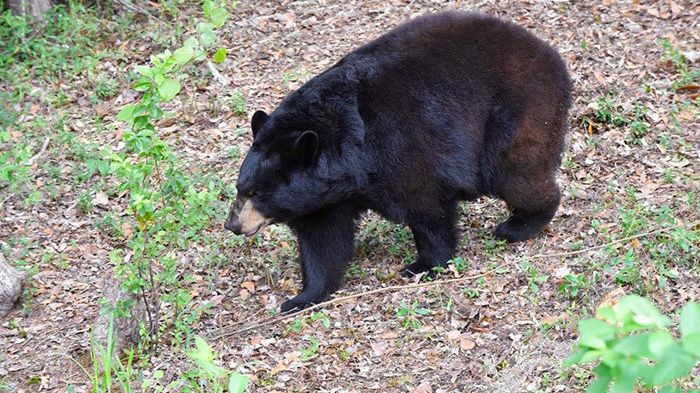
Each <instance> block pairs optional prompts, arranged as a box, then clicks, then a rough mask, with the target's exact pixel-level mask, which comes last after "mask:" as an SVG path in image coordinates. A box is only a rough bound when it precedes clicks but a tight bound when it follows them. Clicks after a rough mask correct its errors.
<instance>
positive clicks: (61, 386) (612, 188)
mask: <svg viewBox="0 0 700 393" xmlns="http://www.w3.org/2000/svg"><path fill="white" fill-rule="evenodd" d="M589 3H590V4H589ZM151 4H154V3H151ZM166 4H169V5H171V6H172V7H174V8H172V9H170V11H168V10H167V9H165V5H166ZM173 4H176V5H173ZM691 4H692V2H681V1H678V2H674V1H641V2H638V1H632V2H617V1H607V0H605V1H602V2H570V1H565V0H561V1H524V2H517V3H516V2H503V1H495V0H485V1H475V2H467V1H463V2H460V1H457V2H449V3H442V2H438V1H398V0H392V1H383V2H369V1H354V0H350V1H344V2H334V1H326V0H320V1H284V2H276V1H256V2H245V1H242V2H240V3H239V4H238V5H237V6H236V8H235V9H234V10H233V11H232V15H231V18H230V19H229V22H228V23H227V24H226V25H225V26H224V28H223V29H222V30H221V31H222V32H224V33H223V35H222V39H223V40H224V41H223V42H222V46H224V47H226V48H227V49H228V53H229V56H228V59H227V60H226V61H225V62H224V63H222V64H220V65H217V66H216V67H217V69H218V73H219V74H220V75H221V76H223V77H224V78H225V79H227V80H228V82H229V83H228V85H226V86H223V85H222V82H221V81H222V80H223V79H222V78H214V77H212V74H211V72H210V70H209V69H208V68H207V67H206V66H201V67H196V68H194V69H193V70H191V71H189V80H188V82H187V84H186V85H184V86H183V91H182V92H181V93H180V95H178V96H177V97H176V98H175V100H174V101H172V103H171V104H169V105H168V108H167V109H168V111H170V113H171V116H169V117H168V118H167V119H165V120H163V121H162V123H160V124H158V128H159V130H158V132H159V133H160V135H161V137H162V138H163V140H164V141H166V143H168V144H169V145H171V146H173V147H175V148H176V152H177V154H178V156H179V157H180V158H182V161H183V162H184V163H185V166H186V168H187V170H188V171H189V173H191V174H192V175H193V176H201V177H202V178H204V179H208V180H211V181H213V182H219V183H221V184H222V185H223V190H224V191H222V195H221V198H220V201H219V202H218V203H217V204H216V206H213V209H214V210H215V217H214V218H213V219H212V221H211V225H210V227H208V228H207V229H206V232H207V233H206V236H202V237H201V238H199V239H198V240H196V241H193V242H192V243H191V244H190V245H189V246H188V247H186V248H184V249H180V250H176V251H174V252H175V253H176V256H177V261H178V262H177V263H178V265H177V268H178V271H179V272H180V274H181V275H182V276H185V275H187V277H188V279H189V283H188V287H189V289H188V291H189V295H190V296H191V299H190V301H189V303H188V306H187V307H188V310H190V311H191V312H192V317H191V318H190V319H189V320H188V327H187V329H186V330H184V334H185V339H184V342H182V343H179V344H177V345H176V344H175V340H171V341H168V342H165V343H164V345H160V346H159V347H158V350H157V353H156V354H154V355H153V356H151V357H150V359H148V361H146V360H143V361H144V362H145V363H144V364H146V365H145V366H143V368H141V372H142V375H141V376H140V378H146V377H148V376H149V375H154V372H155V370H162V371H163V373H164V375H163V377H162V379H161V381H164V382H163V384H164V383H165V382H169V381H177V379H178V378H180V377H181V376H182V375H183V374H185V373H187V370H189V368H190V367H191V364H190V363H189V361H188V358H187V356H186V354H185V351H184V350H183V349H187V348H188V347H189V345H191V339H192V337H193V336H194V335H195V334H196V335H200V336H202V337H204V338H206V339H207V340H208V342H209V343H210V344H211V346H212V347H213V348H214V349H215V350H216V351H217V353H218V357H217V361H218V362H220V363H219V364H221V365H222V366H224V367H226V368H227V369H232V370H236V371H238V372H240V373H242V374H245V375H247V376H249V377H250V378H252V380H253V382H252V385H254V387H252V388H251V390H252V391H261V392H262V391H297V392H309V391H334V392H366V391H381V392H384V391H410V392H448V391H450V392H451V391H462V392H581V391H584V390H585V387H586V386H587V384H588V382H589V380H590V378H591V372H590V369H587V368H577V367H574V368H572V369H562V368H561V362H562V360H563V359H564V358H566V357H567V356H568V355H569V354H570V353H571V351H572V345H573V344H574V342H575V339H576V336H577V332H576V325H577V321H578V320H579V319H581V318H583V317H588V316H590V315H592V314H593V313H594V311H595V308H596V307H597V306H598V305H599V304H600V303H601V302H603V301H614V298H618V297H619V296H621V294H624V293H637V294H641V295H644V296H647V297H649V298H650V299H652V300H653V301H654V302H655V303H656V304H657V305H658V306H659V307H660V309H661V310H662V311H664V312H666V313H670V314H673V313H674V312H676V311H677V310H678V309H679V308H680V307H681V306H682V305H684V304H685V303H686V302H688V301H689V300H691V299H696V300H697V299H699V298H700V266H699V260H700V237H699V236H700V235H699V234H700V223H699V220H700V116H698V108H699V106H698V103H699V99H698V93H700V90H698V84H700V77H699V72H698V61H699V58H700V53H698V49H699V48H700V17H698V15H700V6H697V5H695V6H692V5H691ZM151 7H152V8H151V9H150V12H151V13H152V14H155V15H156V18H155V19H158V20H152V18H146V17H144V16H143V15H136V16H132V17H125V16H101V17H98V16H95V15H94V13H92V12H86V13H85V14H84V15H68V16H65V19H68V18H69V17H70V18H77V20H78V23H76V24H71V23H70V22H66V23H67V24H66V25H62V26H60V27H59V28H57V30H56V31H55V32H54V33H53V34H56V36H55V37H54V39H53V40H48V41H47V40H45V41H37V40H38V39H36V38H35V39H34V40H35V41H33V42H42V43H43V44H42V45H35V46H33V47H32V48H31V51H29V50H27V51H24V52H21V53H20V54H23V56H24V57H20V54H17V55H16V59H15V61H14V62H6V63H5V65H4V67H5V71H7V73H6V74H5V76H6V77H7V78H8V79H5V80H3V81H2V82H0V94H2V96H0V98H2V101H3V102H2V103H0V126H2V128H1V129H0V132H5V136H6V137H5V138H4V139H3V138H2V137H0V142H2V144H1V145H0V153H2V154H3V157H4V159H3V160H0V168H2V169H3V170H4V172H3V171H0V174H2V176H0V251H1V252H2V254H3V255H4V256H5V258H6V259H7V261H8V262H9V263H10V264H12V265H15V266H18V267H20V268H21V269H24V270H26V271H28V272H29V273H30V274H31V278H30V280H29V282H28V284H27V287H26V289H25V292H24V294H23V296H22V299H21V303H20V304H19V305H18V307H17V308H16V309H15V310H14V311H12V312H11V313H10V314H9V315H8V316H6V317H5V318H4V319H3V320H2V321H0V392H15V391H17V392H33V391H47V392H48V391H50V392H63V391H75V392H83V391H89V389H90V380H89V378H88V377H87V376H86V374H85V372H84V371H83V370H81V368H80V367H79V366H78V365H82V366H84V367H86V368H87V369H88V370H90V367H91V364H90V331H91V327H92V326H93V325H94V323H95V320H96V318H97V317H98V314H99V311H100V306H99V299H100V298H101V296H102V287H103V283H104V282H105V280H108V279H109V278H110V277H111V276H112V275H113V264H114V260H113V258H110V253H111V252H112V251H113V250H115V249H118V248H119V249H122V248H124V247H125V246H126V244H127V239H128V238H129V236H130V234H131V233H133V228H132V227H130V225H129V212H128V211H127V209H126V206H127V205H128V200H127V199H128V198H125V197H124V196H123V194H119V193H115V192H113V191H112V190H111V189H110V187H111V184H112V183H111V180H110V179H109V177H108V176H107V177H105V176H103V175H102V174H101V172H100V170H99V160H98V161H94V162H93V161H91V156H90V154H91V153H90V151H91V150H90V149H89V148H88V147H90V146H92V147H95V146H97V147H105V146H111V147H112V148H113V149H116V150H119V149H121V148H123V142H122V140H121V136H122V135H123V132H122V131H121V129H122V128H123V124H122V123H119V122H117V121H116V119H115V116H116V113H117V112H118V111H119V109H120V108H121V107H122V106H123V105H125V104H127V103H129V102H131V101H133V100H134V97H135V96H137V95H138V93H137V92H135V91H133V90H131V89H130V88H129V86H130V83H131V82H132V78H133V70H134V67H135V66H136V65H139V64H144V63H146V62H148V58H149V56H150V55H152V54H155V53H159V52H161V51H162V50H164V49H166V48H175V47H177V45H178V43H181V42H182V39H183V34H184V35H185V36H186V34H188V33H189V32H190V30H191V29H192V28H193V27H192V26H193V23H192V22H191V21H192V20H194V19H195V18H199V17H200V11H199V6H197V5H196V4H189V3H185V4H184V5H183V4H179V3H177V2H165V1H163V2H161V3H160V6H159V7H156V6H155V5H152V6H151ZM177 7H179V9H178V8H177ZM453 8H459V9H468V10H475V11H481V12H485V13H488V14H492V15H497V16H500V17H503V18H505V19H508V20H511V21H514V22H516V23H518V24H521V25H523V26H525V27H526V28H528V29H529V30H530V31H532V32H533V33H535V34H536V35H538V36H539V37H541V38H543V39H545V40H546V41H548V42H550V43H551V44H552V45H553V46H555V47H556V48H558V49H559V51H560V53H561V54H562V57H563V58H564V59H565V61H566V62H567V64H568V66H569V69H570V72H571V75H572V78H573V82H574V86H575V92H574V95H573V96H574V103H573V108H572V110H571V116H570V138H569V142H568V147H567V150H566V154H565V157H564V161H563V164H562V168H561V176H560V182H561V184H562V187H563V190H564V198H563V200H562V204H561V208H560V209H559V212H558V214H557V216H556V217H555V219H554V220H553V221H552V223H551V224H550V226H549V228H548V229H547V230H546V231H545V233H544V234H543V235H542V236H540V237H538V238H536V239H534V240H530V241H527V242H524V243H518V244H508V245H505V244H502V243H500V242H497V241H495V240H494V239H493V238H492V237H491V236H490V232H491V231H492V229H493V228H494V227H495V226H496V225H497V224H498V223H499V222H500V221H502V220H503V219H504V218H505V217H506V216H507V213H508V212H507V209H506V207H505V206H504V204H503V203H502V202H500V201H498V200H494V199H489V198H481V199H479V200H477V201H475V202H471V203H465V204H463V205H462V209H461V210H462V214H461V218H460V220H459V227H460V238H461V241H460V246H459V251H458V256H459V257H460V258H461V260H460V263H462V262H463V264H461V266H460V269H454V270H450V271H447V272H445V273H443V274H442V275H441V276H440V277H439V279H445V278H454V277H462V278H463V280H462V281H460V282H454V283H451V284H441V285H434V286H429V287H415V286H414V287H408V288H403V289H394V290H387V291H384V292H381V293H375V294H370V295H367V296H362V297H356V298H352V299H349V300H342V301H337V302H335V303H333V304H331V305H328V306H326V307H324V308H322V309H319V310H315V312H309V313H306V314H303V315H300V316H296V317H293V318H289V319H285V320H278V319H274V320H273V322H272V323H269V324H265V325H260V322H261V321H270V319H269V318H270V317H271V316H274V315H275V312H276V311H275V310H278V309H279V306H280V304H281V303H282V302H283V301H284V300H286V299H287V298H289V297H291V296H293V295H294V293H295V291H298V288H299V285H300V279H299V266H298V263H297V261H296V255H297V250H296V245H295V242H294V240H293V238H292V236H291V234H290V232H289V230H288V229H286V228H285V227H282V226H273V227H271V228H268V229H267V230H265V231H264V232H263V233H261V234H259V235H256V236H255V237H253V238H252V239H243V238H240V237H237V236H234V235H233V234H232V233H230V232H227V231H224V229H223V225H222V223H223V219H224V218H225V215H226V211H227V208H228V204H229V203H230V202H231V199H230V197H231V196H232V195H233V186H234V184H235V180H236V176H237V171H238V168H239V166H240V164H241V162H242V158H243V157H244V156H245V153H246V151H247V149H248V148H249V146H250V143H251V134H250V131H249V119H250V116H251V115H252V113H253V112H254V111H255V110H257V109H264V110H266V111H271V110H272V109H274V108H275V106H276V105H277V103H278V102H279V101H280V100H281V99H282V98H283V97H284V96H285V95H286V94H287V93H289V92H290V91H292V90H293V89H295V88H297V87H298V86H300V85H301V84H302V83H303V82H304V81H306V80H308V79H309V78H310V77H312V76H313V75H315V74H317V73H319V72H321V71H323V70H324V69H326V68H327V67H329V66H331V65H333V64H334V63H335V62H336V61H338V60H339V59H340V58H341V57H342V56H343V55H344V54H345V53H347V52H349V51H350V50H352V49H353V48H356V47H358V46H359V45H361V44H363V43H365V42H367V41H369V40H371V39H373V38H375V37H377V36H379V35H380V34H381V33H382V32H385V31H387V30H388V29H390V28H391V27H393V26H396V25H397V24H399V23H400V22H402V21H404V20H406V19H408V18H411V17H414V16H417V15H421V14H423V13H426V12H434V11H439V10H445V9H453ZM166 11H168V12H166ZM175 11H177V12H175ZM90 15H92V16H90ZM1 23H3V24H0V28H2V29H9V27H8V25H7V22H1ZM57 23H58V22H57ZM4 34H8V32H7V30H6V31H5V32H4ZM54 46H55V47H54ZM4 51H5V49H4V48H1V47H0V52H4ZM3 55H7V53H3ZM0 66H2V63H0ZM19 70H22V72H20V71H19ZM10 74H12V79H11V80H10V79H9V78H10V77H9V76H8V75H10ZM0 135H1V134H0ZM45 142H46V144H45ZM42 146H44V149H42ZM27 162H29V163H28V164H27ZM15 164H16V165H15ZM11 165H15V166H16V167H12V168H10V166H11ZM96 165H97V167H98V169H97V170H96V169H95V166H96ZM8 168H10V169H8ZM10 173H13V174H14V175H12V176H10V175H8V174H10ZM659 229H660V230H661V231H657V230H659ZM649 232H653V233H652V234H649V235H645V234H646V233H649ZM639 235H641V236H639ZM356 243H357V255H356V257H355V258H354V259H353V261H352V266H351V268H350V269H349V272H348V275H347V279H346V280H345V284H344V286H343V288H342V289H341V290H340V291H339V292H337V293H336V294H335V295H334V297H335V298H339V297H342V296H346V295H350V294H357V293H362V292H367V291H370V290H374V289H377V288H387V287H390V286H398V285H404V286H406V285H409V284H411V282H410V281H409V280H407V279H404V278H402V277H401V276H400V275H398V274H397V271H398V270H399V269H400V267H401V266H402V265H403V264H404V263H405V262H407V261H411V260H412V258H413V256H414V253H415V247H414V245H413V242H412V237H411V234H410V231H408V230H407V229H406V228H405V227H402V226H400V225H395V224H391V223H389V222H387V221H385V220H383V219H382V218H380V217H378V216H377V215H375V214H368V215H367V216H366V217H365V218H363V220H362V223H361V225H360V229H359V231H358V236H357V242H356ZM599 246H600V247H599ZM257 325H260V326H257ZM696 371H697V368H696ZM696 375H698V374H697V373H696ZM689 383H695V384H696V385H697V384H700V381H698V378H697V377H696V378H695V381H694V382H692V381H691V382H689ZM174 390H178V389H174ZM116 391H119V390H116ZM149 391H150V390H149Z"/></svg>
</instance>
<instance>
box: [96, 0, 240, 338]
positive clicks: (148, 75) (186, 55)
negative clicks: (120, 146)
mask: <svg viewBox="0 0 700 393" xmlns="http://www.w3.org/2000/svg"><path fill="white" fill-rule="evenodd" d="M202 7H203V10H204V14H205V16H206V18H207V20H206V21H205V22H201V23H199V24H198V25H197V32H198V33H199V35H198V37H193V36H192V37H189V38H188V39H187V40H186V41H185V42H184V44H183V45H182V46H181V47H179V48H177V49H175V50H173V51H170V50H165V51H164V52H162V53H160V54H157V55H154V56H151V61H150V65H141V66H139V67H136V72H137V74H139V75H140V77H139V78H138V79H137V80H136V82H135V83H134V86H133V88H134V89H135V90H136V91H138V92H140V93H141V97H140V99H139V100H137V101H136V102H135V103H132V104H129V105H126V106H124V107H123V108H122V109H121V111H120V112H119V114H118V115H117V119H118V120H120V121H122V122H124V123H125V124H126V125H127V129H126V130H124V132H123V140H124V143H125V147H126V152H120V153H116V152H108V153H107V154H106V155H107V157H108V158H109V161H110V164H109V170H110V172H111V173H113V174H114V175H115V177H116V178H117V179H118V180H119V181H120V185H119V186H118V187H117V191H118V192H120V193H122V192H128V195H129V206H128V210H129V211H130V212H131V214H132V218H133V220H134V221H135V223H134V225H133V227H135V228H136V232H135V234H134V236H132V237H131V238H130V239H129V241H128V243H127V246H128V247H129V248H130V249H131V250H132V251H133V255H134V257H133V258H131V259H130V260H128V261H117V266H116V268H115V270H116V272H117V274H118V276H119V277H120V278H121V280H122V284H121V285H122V288H123V289H124V290H128V291H129V292H131V293H134V294H135V295H137V296H139V297H140V298H141V299H142V301H143V302H144V304H145V305H146V307H147V309H148V310H159V309H161V308H160V307H158V304H160V303H161V302H163V303H166V304H169V305H172V307H169V309H171V310H172V314H170V317H169V319H170V321H171V322H172V323H171V324H166V326H174V327H175V328H176V330H175V331H174V332H171V334H172V335H173V338H174V342H175V343H178V344H182V343H184V342H185V341H186V340H187V339H188V338H187V337H184V338H183V337H182V335H183V333H184V334H185V336H189V335H190V332H189V329H188V328H187V326H188V325H189V324H190V323H192V322H194V321H196V320H197V318H196V317H193V315H198V314H197V313H194V314H193V312H192V311H193V310H191V308H190V306H189V302H190V300H191V298H190V296H189V294H188V292H187V290H186V289H184V287H183V284H184V281H186V277H181V276H180V275H178V274H177V273H176V270H175V261H176V259H175V257H174V255H173V253H172V252H171V251H169V250H171V249H172V248H185V247H187V245H188V244H189V242H190V241H192V240H196V239H197V237H198V236H199V235H198V234H199V233H200V232H201V230H202V229H204V228H205V227H208V226H209V225H210V221H211V220H210V217H211V216H212V214H213V213H214V212H215V211H214V209H213V208H212V206H214V205H215V202H216V201H217V198H218V195H219V194H220V192H221V190H220V188H219V185H217V184H216V183H214V182H209V183H208V184H204V185H202V184H197V182H196V181H193V180H192V179H190V178H189V177H188V175H187V174H186V172H185V171H184V170H183V169H182V164H181V162H180V160H179V159H178V157H177V156H176V155H175V153H174V152H173V150H172V149H171V148H170V147H169V146H167V145H166V144H165V142H164V141H163V140H162V139H160V138H159V137H158V135H157V129H156V123H157V122H158V121H159V120H161V119H162V118H163V117H164V116H165V112H164V111H163V109H162V108H161V106H162V104H163V103H166V102H168V101H170V100H172V99H174V98H175V96H176V95H177V94H178V93H179V92H180V90H181V89H182V81H183V80H184V79H185V78H186V74H185V73H184V72H183V67H185V66H186V65H188V64H190V63H193V62H197V61H202V60H204V59H205V55H206V53H207V52H208V51H209V49H210V48H211V46H212V45H214V44H215V42H216V36H215V33H214V29H218V28H220V27H222V26H223V24H224V23H225V21H226V19H227V18H228V16H229V12H228V10H227V9H226V7H225V4H224V3H223V2H219V1H212V0H205V1H204V2H203V5H202ZM217 56H218V59H219V60H221V61H223V58H221V54H218V55H217ZM159 322H160V316H159V315H156V314H155V313H151V312H149V313H148V321H147V326H146V327H145V334H146V336H148V338H149V341H150V342H151V343H155V342H157V341H158V338H159V336H160V335H161V334H162V333H163V332H164V329H161V328H159V327H158V323H159Z"/></svg>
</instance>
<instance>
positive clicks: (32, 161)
mask: <svg viewBox="0 0 700 393" xmlns="http://www.w3.org/2000/svg"><path fill="white" fill-rule="evenodd" d="M49 142H51V137H48V136H47V137H46V139H44V143H43V144H42V145H41V150H39V152H38V153H36V154H35V155H34V156H32V158H30V159H28V160H27V165H32V164H34V162H35V161H36V160H38V159H39V158H41V156H43V155H44V153H45V152H46V148H47V147H49Z"/></svg>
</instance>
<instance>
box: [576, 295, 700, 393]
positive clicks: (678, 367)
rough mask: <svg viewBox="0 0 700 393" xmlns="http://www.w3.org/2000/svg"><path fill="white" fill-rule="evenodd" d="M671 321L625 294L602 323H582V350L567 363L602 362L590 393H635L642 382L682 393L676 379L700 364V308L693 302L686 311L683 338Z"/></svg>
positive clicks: (601, 312)
mask: <svg viewBox="0 0 700 393" xmlns="http://www.w3.org/2000/svg"><path fill="white" fill-rule="evenodd" d="M670 323H671V319H670V318H668V317H667V316H665V315H663V314H662V313H661V312H659V310H658V309H657V308H656V306H654V304H652V303H651V302H650V301H649V300H647V299H645V298H642V297H640V296H636V295H630V296H625V297H623V298H622V299H620V301H619V303H617V304H616V305H614V306H612V307H610V306H605V307H601V308H600V309H598V311H597V318H596V319H585V320H582V321H580V322H579V325H578V330H579V339H578V342H577V347H578V350H577V352H576V353H575V354H574V355H572V356H571V357H570V358H568V359H567V360H566V361H565V363H564V364H565V366H571V365H574V364H582V363H587V362H599V363H598V366H597V367H595V369H594V372H595V374H596V379H595V381H593V382H592V383H591V384H590V385H589V387H588V390H587V392H588V393H597V392H600V393H603V392H607V391H608V389H609V388H610V385H611V384H612V389H613V391H614V392H615V393H633V392H634V391H635V386H636V384H637V383H641V385H643V386H644V387H646V388H658V389H659V392H663V393H677V392H681V390H680V388H679V387H678V386H676V385H674V381H677V380H678V379H680V378H684V377H687V376H688V374H689V372H690V371H691V370H692V369H693V367H694V366H695V365H696V364H697V363H698V362H699V361H700V304H698V303H696V302H690V303H688V304H686V305H685V306H684V307H683V309H682V310H681V313H680V333H681V336H680V338H675V337H674V336H673V335H672V334H671V332H670V331H669V330H668V326H669V325H670ZM698 391H699V390H697V389H696V390H693V392H698Z"/></svg>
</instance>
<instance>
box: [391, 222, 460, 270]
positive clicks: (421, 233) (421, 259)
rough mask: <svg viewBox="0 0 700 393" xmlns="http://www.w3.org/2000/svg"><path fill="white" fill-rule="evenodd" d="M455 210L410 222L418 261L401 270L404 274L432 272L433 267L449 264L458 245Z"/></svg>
mask: <svg viewBox="0 0 700 393" xmlns="http://www.w3.org/2000/svg"><path fill="white" fill-rule="evenodd" d="M453 210H454V209H452V211H449V212H445V213H444V214H440V215H439V217H436V218H433V219H431V220H420V221H417V222H409V227H410V228H411V231H412V232H413V238H414V240H415V242H416V248H417V250H418V253H417V256H416V261H415V262H413V263H412V264H410V265H408V266H406V267H404V268H403V269H402V270H401V273H402V274H403V275H404V276H407V277H411V276H414V275H417V274H420V273H423V272H428V274H432V273H433V268H436V267H446V266H447V261H449V260H450V259H451V258H452V256H453V255H454V252H455V248H456V246H457V235H456V229H455V222H454V211H453Z"/></svg>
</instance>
